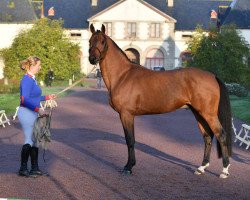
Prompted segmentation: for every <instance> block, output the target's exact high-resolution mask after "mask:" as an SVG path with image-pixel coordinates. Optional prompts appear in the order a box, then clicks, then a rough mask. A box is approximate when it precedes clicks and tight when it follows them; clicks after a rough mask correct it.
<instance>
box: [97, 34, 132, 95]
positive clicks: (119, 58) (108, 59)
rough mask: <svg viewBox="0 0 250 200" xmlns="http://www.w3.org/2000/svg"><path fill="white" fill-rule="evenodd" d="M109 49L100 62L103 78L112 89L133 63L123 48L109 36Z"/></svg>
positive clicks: (109, 88)
mask: <svg viewBox="0 0 250 200" xmlns="http://www.w3.org/2000/svg"><path fill="white" fill-rule="evenodd" d="M107 43H108V50H107V53H106V56H105V58H104V59H103V60H102V61H101V62H100V67H101V70H102V75H103V80H104V82H105V84H106V86H107V88H108V90H111V88H112V87H114V86H115V85H116V84H117V82H119V80H120V79H121V78H122V77H123V76H124V74H125V73H126V72H127V71H128V70H129V69H130V68H131V63H130V61H129V60H128V58H127V57H126V56H125V55H124V53H123V52H122V50H121V49H119V47H118V46H116V45H115V44H114V42H113V41H112V40H111V39H110V38H107Z"/></svg>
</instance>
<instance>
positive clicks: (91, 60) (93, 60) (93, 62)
mask: <svg viewBox="0 0 250 200" xmlns="http://www.w3.org/2000/svg"><path fill="white" fill-rule="evenodd" d="M89 62H90V64H92V65H95V64H97V62H98V60H97V59H96V57H95V56H89Z"/></svg>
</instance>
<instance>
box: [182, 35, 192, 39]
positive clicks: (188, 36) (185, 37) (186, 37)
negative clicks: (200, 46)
mask: <svg viewBox="0 0 250 200" xmlns="http://www.w3.org/2000/svg"><path fill="white" fill-rule="evenodd" d="M192 37H193V36H192V35H188V34H183V35H182V38H183V39H191V38H192Z"/></svg>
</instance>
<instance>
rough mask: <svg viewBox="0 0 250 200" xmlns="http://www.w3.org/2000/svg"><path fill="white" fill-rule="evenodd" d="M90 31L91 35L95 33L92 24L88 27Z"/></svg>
mask: <svg viewBox="0 0 250 200" xmlns="http://www.w3.org/2000/svg"><path fill="white" fill-rule="evenodd" d="M90 31H91V33H95V27H94V25H93V24H91V25H90Z"/></svg>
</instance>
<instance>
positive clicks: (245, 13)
mask: <svg viewBox="0 0 250 200" xmlns="http://www.w3.org/2000/svg"><path fill="white" fill-rule="evenodd" d="M232 23H233V24H236V26H237V28H239V29H249V28H250V0H237V1H235V2H234V4H233V5H232V8H231V11H230V13H229V14H228V16H227V18H226V20H225V22H224V24H232Z"/></svg>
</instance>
